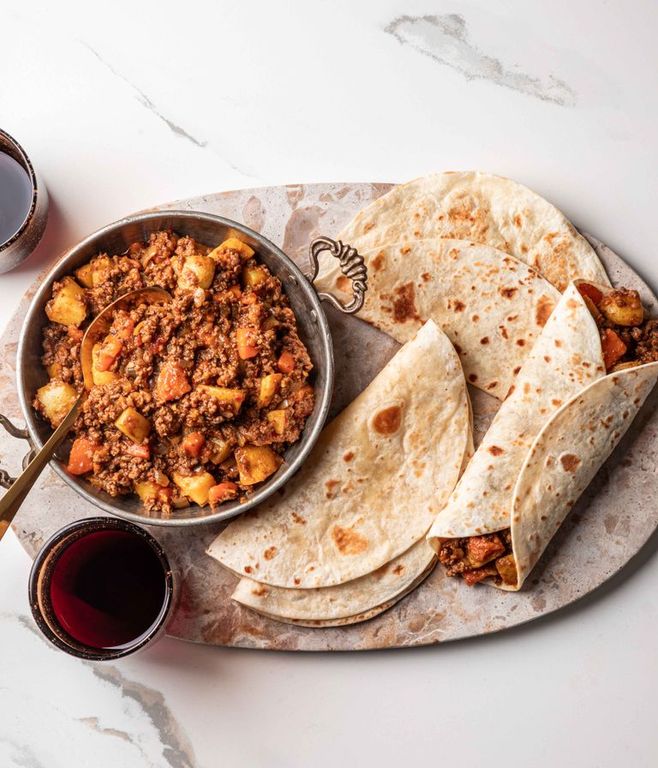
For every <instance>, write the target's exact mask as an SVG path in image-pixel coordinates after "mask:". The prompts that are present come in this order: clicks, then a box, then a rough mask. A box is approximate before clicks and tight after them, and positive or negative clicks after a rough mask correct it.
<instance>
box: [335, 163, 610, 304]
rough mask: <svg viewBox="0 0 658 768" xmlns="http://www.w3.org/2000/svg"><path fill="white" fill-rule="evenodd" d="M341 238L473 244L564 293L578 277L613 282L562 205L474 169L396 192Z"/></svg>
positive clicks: (366, 244)
mask: <svg viewBox="0 0 658 768" xmlns="http://www.w3.org/2000/svg"><path fill="white" fill-rule="evenodd" d="M338 237H339V238H340V239H341V240H343V242H346V243H349V244H350V245H352V246H354V247H355V248H356V249H357V250H358V251H359V252H362V251H368V250H371V249H373V248H377V247H379V246H381V245H385V244H387V243H396V242H400V241H404V242H406V241H409V240H417V239H421V238H436V237H449V238H455V239H458V240H470V241H472V242H475V243H482V244H485V245H490V246H492V247H494V248H498V249H500V250H501V251H505V252H506V253H509V254H510V255H512V256H516V258H517V259H520V260H521V261H525V262H527V263H528V264H530V265H531V266H533V267H536V268H537V269H538V270H539V271H540V272H541V273H542V275H544V277H545V278H546V279H547V280H549V281H550V282H551V283H553V285H554V286H556V287H557V288H558V289H559V290H561V291H562V290H564V289H565V288H566V287H567V285H568V284H569V282H570V281H571V280H574V279H576V278H584V279H587V280H592V281H594V282H598V283H603V284H605V285H609V284H610V283H609V281H608V277H607V275H606V273H605V270H604V268H603V266H602V264H601V262H600V261H599V259H598V256H597V255H596V253H595V252H594V250H593V249H592V247H591V246H590V245H589V243H588V242H587V240H585V238H584V237H582V236H581V235H579V234H578V232H576V230H575V229H574V227H573V225H572V224H571V223H570V222H569V221H568V220H567V218H566V217H565V216H564V214H562V213H561V212H560V211H559V210H558V209H557V208H555V207H554V206H553V205H551V204H550V203H549V202H547V201H546V200H544V199H543V198H542V197H540V196H539V195H537V194H536V193H535V192H533V191H532V190H530V189H528V188H527V187H524V186H523V185H522V184H518V183H517V182H515V181H512V180H511V179H506V178H503V177H502V176H492V175H490V174H486V173H478V172H476V171H468V172H448V173H437V174H434V175H431V176H423V177H421V178H419V179H415V180H414V181H411V182H409V183H408V184H402V185H400V186H397V187H394V188H393V189H392V190H391V191H390V192H388V193H387V194H385V195H383V196H382V197H380V198H378V199H377V200H375V201H374V202H372V203H371V204H370V205H368V206H366V207H365V208H363V209H362V210H361V211H359V213H358V214H357V215H356V217H355V218H354V219H353V220H352V221H351V222H350V223H349V224H348V225H347V226H346V227H345V228H344V229H343V230H342V232H341V233H340V234H339V236H338Z"/></svg>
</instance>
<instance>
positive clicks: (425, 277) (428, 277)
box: [421, 272, 432, 283]
mask: <svg viewBox="0 0 658 768" xmlns="http://www.w3.org/2000/svg"><path fill="white" fill-rule="evenodd" d="M421 277H422V278H423V282H425V283H428V282H429V281H430V280H431V279H432V275H430V273H429V272H423V274H422V275H421Z"/></svg>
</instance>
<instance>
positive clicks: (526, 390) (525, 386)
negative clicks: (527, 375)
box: [523, 381, 531, 395]
mask: <svg viewBox="0 0 658 768" xmlns="http://www.w3.org/2000/svg"><path fill="white" fill-rule="evenodd" d="M530 389H531V387H530V382H528V381H526V382H524V384H523V393H524V394H525V395H528V394H530Z"/></svg>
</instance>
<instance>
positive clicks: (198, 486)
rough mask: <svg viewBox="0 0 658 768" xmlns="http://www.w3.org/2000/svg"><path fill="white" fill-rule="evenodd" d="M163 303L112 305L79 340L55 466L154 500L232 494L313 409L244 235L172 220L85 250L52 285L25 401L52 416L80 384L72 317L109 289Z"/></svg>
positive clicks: (161, 503) (90, 310) (276, 459)
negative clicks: (218, 238)
mask: <svg viewBox="0 0 658 768" xmlns="http://www.w3.org/2000/svg"><path fill="white" fill-rule="evenodd" d="M149 286H159V287H162V288H165V289H167V290H168V291H169V292H170V293H171V295H172V296H173V301H172V302H171V303H168V304H158V305H154V304H148V303H145V302H144V303H141V304H139V305H137V306H134V307H132V308H130V309H125V310H117V311H116V312H115V313H114V315H113V318H112V326H111V328H110V330H109V333H108V335H107V336H106V337H105V338H104V340H101V341H99V342H98V344H96V345H95V347H94V351H93V354H92V370H93V378H94V386H93V388H92V389H91V391H90V393H89V396H88V399H87V401H86V402H85V404H84V407H83V408H82V411H81V413H80V415H79V417H78V419H77V421H76V423H75V425H74V429H73V433H74V436H75V440H74V442H73V446H72V448H71V452H70V457H69V463H68V467H67V468H68V470H69V472H71V473H72V474H76V475H85V476H86V477H87V479H88V480H89V482H90V483H92V484H93V485H95V486H97V487H98V488H100V489H102V490H103V491H105V492H107V493H108V494H110V495H111V496H123V495H127V494H131V493H137V495H139V496H140V498H141V499H142V501H143V503H144V505H145V506H146V508H147V509H148V510H154V511H156V512H157V513H158V514H167V513H168V512H170V511H171V508H172V506H175V507H183V506H186V505H187V504H188V503H189V502H190V501H193V502H195V503H197V504H200V505H204V504H207V503H210V504H211V505H215V504H221V503H222V502H224V501H227V500H229V499H235V498H242V497H244V496H246V495H248V494H249V492H250V491H251V489H252V488H253V487H254V486H255V485H257V484H258V483H260V482H262V481H264V480H265V479H267V477H269V476H270V475H271V474H272V473H273V472H275V471H276V470H277V469H278V468H279V466H280V465H281V463H282V454H283V453H284V451H285V449H286V448H287V447H288V446H289V445H291V444H292V443H294V442H296V441H297V440H298V439H299V437H300V435H301V432H302V430H303V428H304V425H305V423H306V419H307V418H308V416H309V414H310V413H311V412H312V410H313V406H314V394H313V388H312V387H311V386H310V385H309V384H308V377H309V374H310V372H311V369H312V364H311V360H310V358H309V355H308V352H307V350H306V348H305V346H304V344H303V343H302V342H301V340H300V338H299V336H298V333H297V323H296V319H295V316H294V314H293V312H292V310H291V308H290V306H289V303H288V299H287V297H286V295H285V294H284V292H283V288H282V286H281V283H280V281H279V280H278V279H277V278H276V277H274V276H273V275H272V274H271V273H270V271H269V270H268V269H267V267H266V266H265V265H264V264H262V263H260V262H258V261H257V259H256V254H255V253H254V252H253V250H252V249H251V248H250V247H249V246H247V245H246V244H245V243H242V242H240V241H239V240H237V239H236V238H231V239H229V240H227V241H225V242H224V243H222V244H221V245H220V246H218V247H217V248H215V249H213V250H211V249H210V248H208V247H207V246H205V245H202V244H201V243H198V242H196V241H195V240H193V239H192V238H190V237H178V236H177V235H176V234H174V233H173V232H168V231H162V232H156V233H154V234H152V235H151V236H150V238H149V241H148V242H145V243H140V242H138V243H133V244H132V245H131V246H130V248H129V249H128V251H127V252H126V253H123V254H120V255H107V254H98V255H97V256H95V257H94V258H93V259H92V260H91V261H90V262H89V263H88V264H86V265H84V266H82V267H81V268H79V269H78V270H76V272H75V275H74V276H73V275H71V276H68V277H65V278H63V279H62V280H61V281H58V282H56V283H55V284H54V286H53V292H52V299H51V301H50V302H49V303H48V306H47V308H46V313H47V315H48V318H49V320H50V321H51V322H50V323H49V325H47V326H46V328H45V329H44V333H43V358H42V362H43V364H44V366H45V367H46V369H47V371H48V375H49V378H50V381H49V382H48V384H46V385H45V386H44V387H41V388H40V389H39V391H38V392H37V395H36V397H35V400H34V407H35V408H36V410H37V411H38V412H39V413H40V414H41V415H42V416H43V417H44V418H46V419H47V420H48V421H49V422H50V423H51V425H52V426H53V427H56V426H57V425H58V424H59V422H60V421H61V420H62V418H63V417H64V415H65V414H66V413H67V412H68V410H69V408H70V406H71V405H72V402H73V401H74V400H75V398H76V397H77V393H78V392H80V391H81V390H82V388H83V378H82V371H81V366H80V360H79V357H80V342H81V340H82V336H83V331H84V328H85V327H86V326H87V325H88V324H89V322H90V321H91V319H92V318H93V317H94V316H95V315H96V314H97V313H98V312H100V311H101V310H102V309H103V308H104V307H106V306H107V305H108V304H110V303H111V302H112V301H114V300H115V299H116V298H118V297H119V296H121V295H122V294H124V293H126V292H128V291H132V290H136V289H139V288H144V287H149Z"/></svg>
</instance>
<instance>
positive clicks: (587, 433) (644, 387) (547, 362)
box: [428, 285, 658, 590]
mask: <svg viewBox="0 0 658 768" xmlns="http://www.w3.org/2000/svg"><path fill="white" fill-rule="evenodd" d="M657 378H658V364H656V363H651V364H648V365H644V366H639V367H636V368H631V369H626V370H623V371H620V372H618V373H611V374H608V375H606V374H605V367H604V364H603V355H602V351H601V342H600V336H599V331H598V328H597V326H596V323H595V321H594V319H593V318H592V316H591V314H590V312H589V310H588V309H587V306H586V304H585V302H584V301H583V299H582V297H581V296H580V294H579V292H578V290H577V288H576V287H575V285H570V286H569V288H567V290H566V291H565V293H564V294H563V296H562V299H561V300H560V303H559V304H558V306H557V307H556V308H555V310H554V312H553V314H552V316H551V318H550V319H549V321H548V323H547V324H546V327H545V328H544V331H543V332H542V334H541V336H540V337H539V339H538V340H537V343H536V344H535V347H534V348H533V350H532V352H531V354H530V356H529V357H528V359H527V360H526V362H525V364H524V366H523V367H522V369H521V371H520V372H519V375H518V377H517V380H516V381H515V383H514V385H513V391H512V392H511V394H510V396H509V397H508V398H507V399H506V400H505V402H504V403H503V405H502V406H501V408H500V410H499V411H498V413H497V414H496V417H495V418H494V421H493V422H492V424H491V427H490V428H489V431H488V432H487V434H486V435H485V437H484V440H483V441H482V443H481V444H480V446H479V447H478V449H477V451H476V452H475V455H474V456H473V459H472V460H471V462H470V463H469V465H468V466H467V468H466V471H465V472H464V474H463V476H462V478H461V480H460V482H459V484H458V485H457V487H456V488H455V491H454V493H453V494H452V495H451V497H450V499H449V500H448V503H447V504H446V507H445V508H444V509H443V510H442V511H441V513H440V514H439V516H438V517H437V519H436V520H435V522H434V524H433V525H432V528H431V530H430V532H429V535H428V540H429V541H430V543H431V544H432V546H434V548H435V549H437V550H438V548H439V546H440V543H441V541H442V540H443V539H450V538H460V537H465V536H474V535H480V534H484V533H493V532H495V531H500V530H503V529H505V528H511V531H512V545H513V552H514V556H515V558H516V559H517V569H518V576H519V579H518V582H517V584H516V585H513V586H508V585H504V584H503V585H500V587H501V588H502V589H507V590H517V589H520V588H521V586H522V584H523V582H524V580H525V579H526V577H527V575H528V574H529V573H530V571H531V570H532V568H533V567H534V565H535V564H536V562H537V560H538V559H539V557H540V556H541V553H542V552H543V551H544V549H545V547H546V545H547V544H548V542H549V541H550V539H551V538H552V536H553V535H554V534H555V532H556V530H557V529H558V528H559V526H560V525H561V523H562V521H563V520H564V517H565V516H566V514H567V512H568V511H569V509H571V507H572V506H573V504H574V503H575V502H576V500H577V499H578V497H579V496H580V494H581V493H582V491H583V490H584V489H585V488H586V487H587V485H588V484H589V482H590V480H591V479H592V477H593V475H594V474H595V473H596V471H597V470H598V468H599V467H600V466H601V465H602V464H603V462H604V461H605V460H606V459H607V457H608V456H609V454H610V452H611V451H612V450H613V449H614V447H615V445H616V444H617V442H618V441H619V439H621V436H622V435H623V434H624V432H625V431H626V429H627V428H628V426H629V425H630V423H631V421H632V420H633V418H634V416H635V414H636V413H637V411H638V410H639V408H640V407H641V405H642V403H643V402H644V399H645V398H646V396H647V395H648V393H649V391H650V390H651V388H652V387H653V385H654V384H655V383H656V379H657ZM485 583H490V584H493V582H490V581H489V580H487V581H486V582H485Z"/></svg>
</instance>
